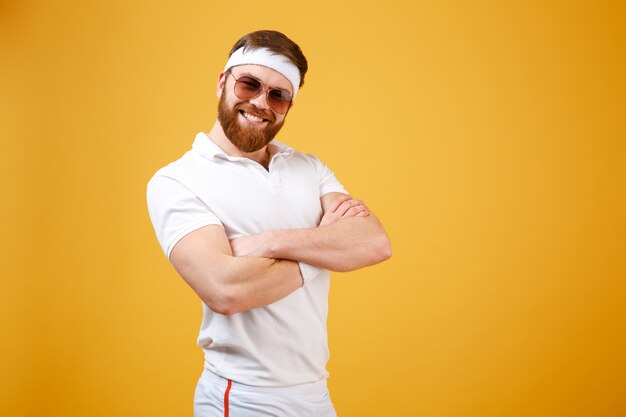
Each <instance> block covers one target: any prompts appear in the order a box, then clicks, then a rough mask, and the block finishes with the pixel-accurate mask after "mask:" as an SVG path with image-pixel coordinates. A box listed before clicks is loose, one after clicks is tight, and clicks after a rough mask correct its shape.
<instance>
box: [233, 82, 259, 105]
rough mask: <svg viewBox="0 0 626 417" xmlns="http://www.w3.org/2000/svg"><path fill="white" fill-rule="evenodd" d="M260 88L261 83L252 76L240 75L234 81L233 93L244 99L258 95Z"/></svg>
mask: <svg viewBox="0 0 626 417" xmlns="http://www.w3.org/2000/svg"><path fill="white" fill-rule="evenodd" d="M262 89H263V87H262V86H261V83H260V82H259V81H257V80H255V79H254V78H250V77H240V78H239V79H238V80H237V82H235V94H236V95H237V97H239V98H241V99H244V100H247V99H251V98H254V97H256V96H258V95H259V93H260V92H261V90H262Z"/></svg>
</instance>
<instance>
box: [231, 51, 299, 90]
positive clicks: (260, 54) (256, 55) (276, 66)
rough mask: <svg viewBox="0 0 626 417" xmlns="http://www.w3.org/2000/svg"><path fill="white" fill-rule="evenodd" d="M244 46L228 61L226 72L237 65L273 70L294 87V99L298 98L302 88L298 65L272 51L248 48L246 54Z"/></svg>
mask: <svg viewBox="0 0 626 417" xmlns="http://www.w3.org/2000/svg"><path fill="white" fill-rule="evenodd" d="M244 48H245V47H244V46H242V47H241V48H239V49H237V50H236V51H235V52H233V54H232V55H231V56H230V58H229V59H228V62H227V63H226V66H225V67H224V72H226V71H228V69H229V68H232V67H234V66H237V65H247V64H254V65H262V66H264V67H267V68H271V69H273V70H274V71H277V72H279V73H281V74H282V75H284V76H285V78H287V79H288V80H289V82H290V83H291V86H292V87H293V94H292V95H291V96H292V97H293V98H295V97H296V93H297V92H298V87H299V86H300V70H299V69H298V67H296V65H295V64H294V63H293V62H291V60H290V59H289V58H287V57H286V56H284V55H280V54H277V53H275V52H272V51H270V50H269V49H267V48H257V49H250V48H247V49H246V51H245V52H244Z"/></svg>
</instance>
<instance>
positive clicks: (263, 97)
mask: <svg viewBox="0 0 626 417" xmlns="http://www.w3.org/2000/svg"><path fill="white" fill-rule="evenodd" d="M248 101H249V102H250V104H252V105H253V106H256V108H258V109H261V110H269V108H270V106H269V104H268V103H267V90H265V88H264V89H263V91H262V92H261V94H259V95H258V96H256V97H255V98H253V99H250V100H248Z"/></svg>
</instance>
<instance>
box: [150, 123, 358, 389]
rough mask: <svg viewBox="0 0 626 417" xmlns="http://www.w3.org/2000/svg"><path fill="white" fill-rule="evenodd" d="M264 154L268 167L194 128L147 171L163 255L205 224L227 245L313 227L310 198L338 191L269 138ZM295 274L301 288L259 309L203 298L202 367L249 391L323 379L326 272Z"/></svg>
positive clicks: (314, 167)
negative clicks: (170, 158)
mask: <svg viewBox="0 0 626 417" xmlns="http://www.w3.org/2000/svg"><path fill="white" fill-rule="evenodd" d="M270 150H271V159H270V164H269V171H268V170H266V169H265V168H264V167H263V166H261V165H260V164H259V163H257V162H255V161H253V160H251V159H248V158H240V157H234V156H229V155H227V154H226V153H225V152H224V151H223V150H222V149H221V148H219V147H218V146H217V145H216V144H215V143H214V142H213V141H211V139H209V137H208V136H207V135H206V134H205V133H203V132H201V133H198V134H197V135H196V139H195V141H194V143H193V146H192V149H191V150H189V151H188V152H186V153H185V154H184V155H183V156H182V157H181V158H180V159H178V160H177V161H175V162H172V163H170V164H169V165H167V166H165V167H163V168H161V169H160V170H158V171H157V172H156V173H155V174H154V176H153V177H152V179H150V181H149V182H148V188H147V199H148V210H149V213H150V218H151V220H152V224H153V226H154V229H155V232H156V235H157V238H158V240H159V243H160V245H161V248H162V249H163V252H164V253H165V254H166V255H167V257H168V259H169V256H170V254H171V252H172V248H173V247H174V245H176V243H177V242H178V241H179V240H180V239H181V238H182V237H183V236H185V235H186V234H188V233H190V232H192V231H193V230H196V229H199V228H201V227H203V226H206V225H209V224H218V225H221V226H223V227H224V230H225V232H226V235H227V236H228V239H229V240H230V239H235V238H238V237H242V236H249V235H254V234H258V233H260V232H263V231H266V230H286V229H300V228H311V227H316V226H317V225H318V224H319V221H320V219H321V217H322V214H323V213H322V207H321V203H320V197H321V196H322V195H324V194H327V193H330V192H341V193H346V190H345V189H344V188H343V186H342V185H341V184H340V183H339V181H337V179H336V178H335V176H334V174H333V173H332V172H331V171H330V170H329V169H328V167H327V166H326V165H324V164H322V163H321V162H320V161H319V159H317V158H316V157H315V156H314V155H308V154H302V153H300V152H296V151H294V150H293V149H292V148H290V147H289V146H287V145H284V144H282V143H280V142H278V141H276V140H273V141H272V142H271V143H270ZM346 194H347V193H346ZM313 271H314V273H313ZM303 274H304V276H305V282H306V284H305V285H304V286H303V287H301V288H299V289H297V290H296V291H294V292H293V293H291V294H290V295H288V296H287V297H285V298H283V299H282V300H279V301H277V302H275V303H273V304H270V305H268V306H265V307H262V308H255V309H252V310H248V311H244V312H242V313H237V314H233V315H230V316H224V315H221V314H218V313H215V312H213V311H211V310H210V309H209V308H208V307H207V306H206V304H205V303H204V302H203V303H202V308H203V311H204V316H203V319H202V325H201V327H200V335H199V337H198V344H199V345H200V346H201V347H202V349H203V350H204V354H205V367H206V368H207V369H209V370H211V371H212V372H214V373H216V374H218V375H221V376H223V377H225V378H228V379H232V380H234V381H236V382H240V383H243V384H248V385H256V386H288V385H295V384H302V383H309V382H314V381H319V380H322V379H325V378H327V377H328V373H327V371H326V362H327V361H328V357H329V352H328V343H327V336H326V318H327V312H328V290H329V286H330V272H329V271H328V270H324V269H318V268H314V267H310V266H309V267H308V268H305V270H304V271H303ZM308 275H310V276H308Z"/></svg>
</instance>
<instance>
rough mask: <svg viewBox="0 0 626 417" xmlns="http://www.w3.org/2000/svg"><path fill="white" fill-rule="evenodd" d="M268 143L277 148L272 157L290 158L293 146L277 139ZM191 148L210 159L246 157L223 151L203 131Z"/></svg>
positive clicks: (238, 158)
mask: <svg viewBox="0 0 626 417" xmlns="http://www.w3.org/2000/svg"><path fill="white" fill-rule="evenodd" d="M270 144H272V145H274V146H275V147H276V149H277V151H276V153H273V154H272V158H274V157H275V156H277V155H281V156H284V157H286V158H290V157H291V156H292V155H293V152H294V150H293V148H291V147H290V146H288V145H285V144H284V143H281V142H279V141H277V140H276V139H273V140H272V141H271V142H270ZM192 148H193V149H195V150H196V151H198V152H199V153H200V154H201V155H204V156H206V157H208V158H211V159H216V158H219V159H227V160H229V161H239V160H241V159H247V158H241V157H238V156H231V155H228V154H227V153H226V152H224V150H223V149H222V148H220V147H219V146H217V144H216V143H215V142H213V141H212V140H211V138H209V136H208V135H207V134H206V133H204V132H200V133H198V134H197V135H196V139H195V140H194V141H193V145H192Z"/></svg>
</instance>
